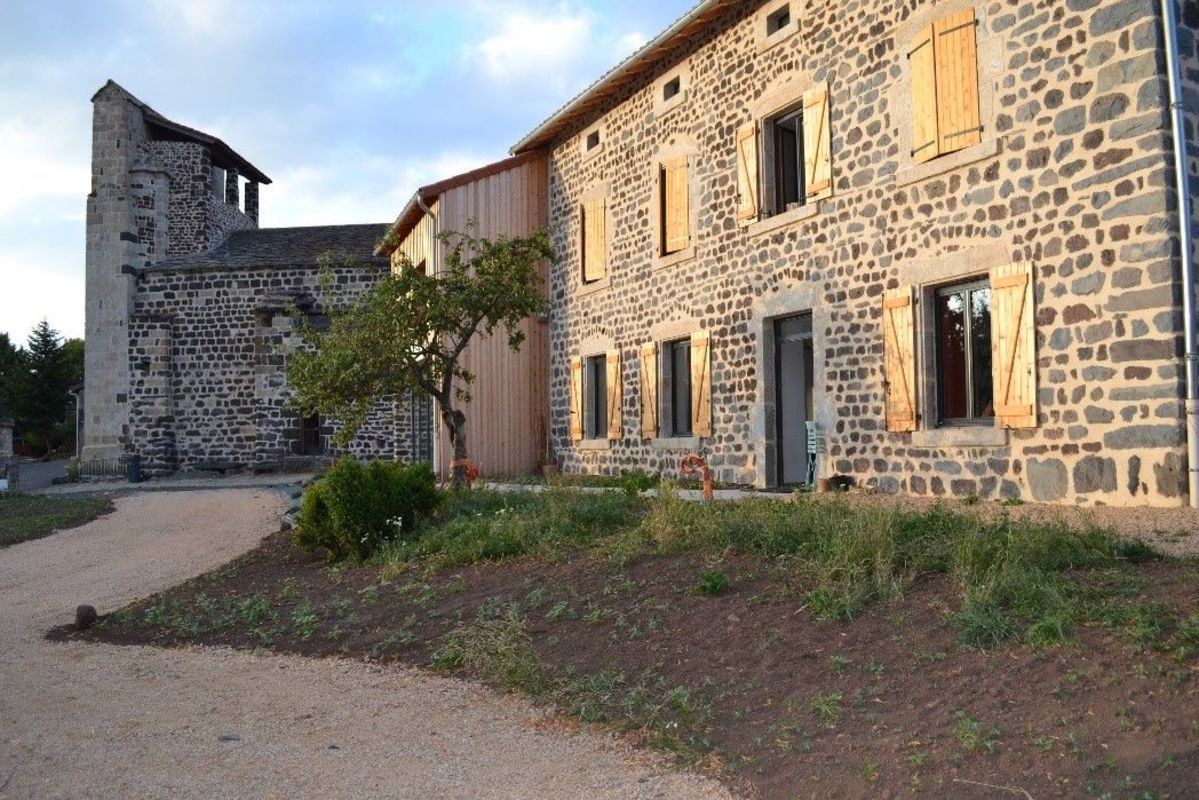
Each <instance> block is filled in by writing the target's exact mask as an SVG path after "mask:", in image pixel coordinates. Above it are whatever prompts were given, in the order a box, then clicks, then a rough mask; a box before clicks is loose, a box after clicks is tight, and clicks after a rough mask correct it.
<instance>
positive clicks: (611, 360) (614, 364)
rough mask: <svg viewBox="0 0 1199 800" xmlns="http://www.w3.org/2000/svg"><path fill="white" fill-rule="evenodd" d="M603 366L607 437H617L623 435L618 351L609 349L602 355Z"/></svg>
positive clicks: (621, 391)
mask: <svg viewBox="0 0 1199 800" xmlns="http://www.w3.org/2000/svg"><path fill="white" fill-rule="evenodd" d="M604 366H605V367H606V368H607V370H608V438H609V439H619V438H620V437H621V436H623V435H624V425H623V420H624V409H623V408H622V407H621V400H622V399H623V398H624V391H623V387H622V386H621V385H620V351H619V350H609V351H608V352H607V353H606V354H605V356H604ZM597 421H598V420H597ZM596 427H599V426H598V425H597V426H596Z"/></svg>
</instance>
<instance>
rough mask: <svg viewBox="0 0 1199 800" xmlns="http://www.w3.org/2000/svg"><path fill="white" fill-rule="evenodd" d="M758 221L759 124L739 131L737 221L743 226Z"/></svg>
mask: <svg viewBox="0 0 1199 800" xmlns="http://www.w3.org/2000/svg"><path fill="white" fill-rule="evenodd" d="M757 219H758V124H757V123H756V122H751V123H749V124H748V125H742V126H741V127H740V128H738V129H737V221H738V222H739V223H741V224H742V225H748V224H749V223H751V222H756V221H757Z"/></svg>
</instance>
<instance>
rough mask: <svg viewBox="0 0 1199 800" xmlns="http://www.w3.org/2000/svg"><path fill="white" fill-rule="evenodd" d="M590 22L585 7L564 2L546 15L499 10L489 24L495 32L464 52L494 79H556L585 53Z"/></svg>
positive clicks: (504, 80)
mask: <svg viewBox="0 0 1199 800" xmlns="http://www.w3.org/2000/svg"><path fill="white" fill-rule="evenodd" d="M592 24H593V20H592V15H591V13H590V12H589V11H587V10H585V9H584V10H580V11H572V10H571V9H570V8H568V7H567V6H559V7H558V8H557V9H555V10H554V11H553V12H551V13H550V14H548V15H539V14H534V13H530V12H527V11H523V10H521V11H507V12H501V13H500V14H499V17H498V20H497V21H496V24H494V25H493V26H491V27H492V28H493V29H495V30H496V33H495V34H493V35H491V36H488V37H487V38H485V39H483V40H482V41H481V42H479V43H477V44H474V45H468V46H467V48H466V52H467V56H468V58H469V59H470V60H471V61H473V62H474V63H476V64H477V65H479V66H480V67H482V69H483V70H484V72H486V74H487V75H488V77H490V78H491V79H492V80H493V81H495V82H497V83H501V84H513V83H517V82H519V81H522V80H524V79H529V78H536V79H538V80H542V81H545V80H549V81H554V82H559V81H561V80H562V79H563V77H564V73H566V72H569V71H571V70H569V69H568V68H569V67H571V66H573V65H575V64H577V63H578V61H579V60H580V58H582V57H583V56H585V54H586V52H587V45H588V43H589V40H590V38H591V32H592Z"/></svg>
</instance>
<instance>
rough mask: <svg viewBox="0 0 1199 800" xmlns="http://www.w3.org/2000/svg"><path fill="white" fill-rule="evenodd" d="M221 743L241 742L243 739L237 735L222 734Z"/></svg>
mask: <svg viewBox="0 0 1199 800" xmlns="http://www.w3.org/2000/svg"><path fill="white" fill-rule="evenodd" d="M220 741H222V742H240V741H241V737H240V736H238V735H237V734H236V733H222V734H221V737H220Z"/></svg>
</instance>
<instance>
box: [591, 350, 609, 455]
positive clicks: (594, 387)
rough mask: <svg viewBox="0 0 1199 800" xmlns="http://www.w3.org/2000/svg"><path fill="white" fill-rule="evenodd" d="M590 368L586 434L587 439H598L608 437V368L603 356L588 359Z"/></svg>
mask: <svg viewBox="0 0 1199 800" xmlns="http://www.w3.org/2000/svg"><path fill="white" fill-rule="evenodd" d="M587 363H588V364H589V365H590V367H591V376H590V377H591V380H590V381H589V383H590V384H591V391H590V392H589V393H588V395H589V398H588V399H589V400H590V401H591V415H590V416H591V430H589V431H588V432H587V436H588V438H589V439H600V438H604V437H606V436H607V435H608V367H607V359H606V358H605V357H604V356H598V357H596V358H592V359H589V360H588V362H587Z"/></svg>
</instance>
